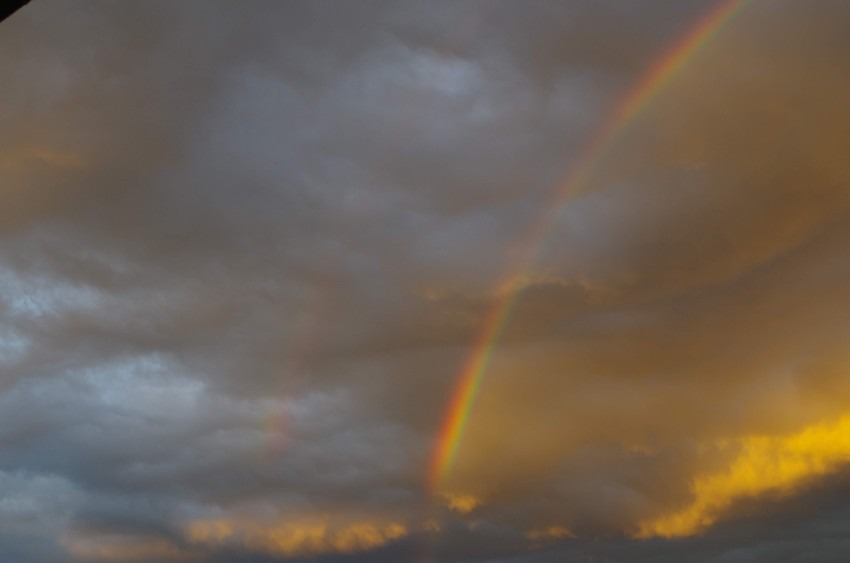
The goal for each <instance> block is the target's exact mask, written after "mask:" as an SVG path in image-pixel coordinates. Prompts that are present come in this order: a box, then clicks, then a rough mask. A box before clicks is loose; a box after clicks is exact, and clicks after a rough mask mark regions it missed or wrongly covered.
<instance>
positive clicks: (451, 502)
mask: <svg viewBox="0 0 850 563" xmlns="http://www.w3.org/2000/svg"><path fill="white" fill-rule="evenodd" d="M440 496H441V497H442V500H443V502H444V503H445V505H446V506H448V507H449V509H451V510H454V511H455V512H460V513H461V514H467V513H469V512H472V511H473V510H475V509H476V508H477V507H478V506H479V505H480V504H481V501H480V500H479V499H478V498H476V497H474V496H472V495H467V494H456V493H443V494H442V495H440Z"/></svg>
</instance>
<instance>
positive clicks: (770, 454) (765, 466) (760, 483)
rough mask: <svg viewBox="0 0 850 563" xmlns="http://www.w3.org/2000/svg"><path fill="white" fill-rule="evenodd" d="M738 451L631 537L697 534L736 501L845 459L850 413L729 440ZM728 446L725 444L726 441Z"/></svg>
mask: <svg viewBox="0 0 850 563" xmlns="http://www.w3.org/2000/svg"><path fill="white" fill-rule="evenodd" d="M731 444H732V445H734V446H736V447H737V448H738V454H737V456H736V457H735V458H734V460H733V461H732V463H731V464H730V465H729V467H728V469H726V470H725V471H722V472H717V473H711V474H703V475H698V476H697V477H696V478H695V479H694V480H693V483H692V487H691V489H692V493H693V500H692V501H691V502H690V504H689V505H687V506H686V507H684V508H682V509H680V510H677V511H674V512H672V513H668V514H665V515H663V516H661V517H659V518H654V519H649V520H646V521H643V522H641V523H639V524H638V528H637V531H636V532H635V533H634V536H635V537H637V538H649V537H664V538H673V537H683V536H690V535H694V534H697V533H700V532H702V531H704V530H706V529H707V528H708V527H710V526H711V525H713V524H714V523H716V522H717V520H718V519H720V518H722V517H723V515H724V513H725V512H726V511H728V509H729V508H730V507H731V506H732V504H733V503H734V502H736V501H738V500H743V499H746V498H755V497H759V496H762V495H764V494H769V493H773V494H777V493H778V494H791V493H793V492H795V491H797V490H798V489H799V488H800V487H802V486H804V485H805V484H806V483H808V482H810V481H811V480H812V479H814V478H816V477H820V476H824V475H827V474H829V473H833V472H835V471H836V470H837V469H838V468H839V466H840V465H841V464H843V463H846V462H848V461H850V415H845V416H843V417H842V418H840V419H839V420H838V421H836V422H832V423H821V424H815V425H812V426H808V427H806V428H804V429H803V430H802V431H799V432H796V433H793V434H788V435H784V436H746V437H743V438H740V439H739V440H735V441H734V442H732V443H731ZM726 447H729V444H726Z"/></svg>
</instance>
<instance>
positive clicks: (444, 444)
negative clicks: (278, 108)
mask: <svg viewBox="0 0 850 563" xmlns="http://www.w3.org/2000/svg"><path fill="white" fill-rule="evenodd" d="M749 2H750V0H723V1H720V2H718V3H717V4H716V5H715V6H714V7H713V8H712V9H711V10H710V11H709V12H708V13H706V14H705V15H704V16H703V17H702V18H700V20H699V21H698V22H697V23H696V24H695V25H694V26H693V27H691V28H690V29H689V30H688V31H687V33H685V34H684V35H683V36H682V37H681V38H680V39H679V40H678V41H676V43H674V44H673V45H672V46H671V47H670V48H669V49H667V51H665V52H664V54H663V56H662V57H661V58H659V59H658V60H657V61H656V62H655V63H654V64H653V65H652V67H650V68H649V70H648V71H647V72H646V73H644V75H643V76H642V77H641V78H640V80H638V82H637V83H636V84H635V85H634V86H633V87H632V88H631V90H629V92H628V93H627V94H626V96H625V97H623V99H622V100H621V101H620V103H619V104H618V105H617V106H616V107H614V109H613V111H611V113H610V114H609V117H608V118H607V119H606V120H605V121H604V122H603V124H602V126H601V127H600V128H599V129H597V131H596V133H595V134H594V135H593V137H592V138H591V139H590V142H589V143H588V144H587V146H586V147H585V149H584V150H583V151H582V152H581V153H580V156H579V158H578V160H577V161H576V165H575V167H574V168H573V171H572V172H571V173H570V175H569V176H568V177H567V178H566V179H565V180H564V182H563V183H562V184H561V185H560V187H559V188H558V189H557V190H556V192H555V194H554V197H553V200H552V202H551V203H550V204H549V205H547V206H546V209H545V210H544V212H543V216H542V217H541V218H540V220H539V221H537V222H536V223H535V225H534V227H533V228H532V229H531V230H530V232H529V233H528V235H527V236H526V237H525V239H524V244H523V245H521V247H520V248H522V249H523V252H522V253H521V254H520V256H519V257H518V259H517V260H516V261H515V263H512V264H510V267H509V268H507V272H506V275H505V277H504V280H503V281H502V283H501V284H500V286H499V287H500V291H498V292H497V297H496V299H495V303H494V304H493V306H492V308H491V309H490V312H489V314H488V315H487V318H486V319H485V322H484V324H483V328H482V329H481V331H480V333H479V334H478V337H477V338H476V340H475V342H474V344H473V346H472V350H471V351H470V353H469V356H468V357H467V360H466V362H465V363H464V365H463V368H462V369H461V372H460V376H459V377H458V382H457V384H456V386H455V388H454V390H453V392H452V395H451V398H450V400H449V404H448V408H447V410H446V415H445V417H444V419H443V422H442V425H441V427H440V431H439V434H438V435H437V444H436V448H435V451H434V454H433V457H432V458H431V465H430V467H429V473H428V479H429V486H430V490H431V492H432V493H435V492H437V490H438V489H439V487H440V485H441V483H442V482H443V481H444V479H445V478H446V476H447V475H448V474H449V472H450V471H451V469H452V467H453V465H454V462H455V458H456V457H457V453H458V449H459V447H460V445H461V441H462V439H463V435H464V431H465V429H466V425H467V422H468V421H469V417H470V413H471V412H472V408H473V406H474V404H475V399H476V397H477V396H478V392H479V390H480V387H481V382H482V380H483V377H484V373H485V372H486V370H487V366H488V365H489V363H490V358H491V356H492V353H493V350H494V348H495V345H496V343H497V342H498V340H499V337H500V335H501V333H502V330H503V329H504V327H505V325H506V324H507V322H508V320H509V319H510V316H511V312H512V311H513V309H514V306H515V305H516V302H517V297H518V295H519V284H517V283H515V281H514V280H517V279H521V277H522V275H523V274H525V273H526V272H528V271H529V269H530V268H531V267H532V266H533V263H534V261H535V259H536V258H537V253H538V251H539V249H540V246H541V244H542V242H543V241H544V239H545V237H546V235H547V234H548V232H549V231H550V230H551V228H552V225H553V223H554V222H555V219H556V217H557V214H558V212H559V210H560V208H561V206H562V205H563V203H564V202H565V201H566V199H567V198H568V197H569V196H570V195H572V194H574V193H575V192H576V190H577V189H578V188H580V187H581V186H582V185H583V184H584V183H585V181H586V180H587V179H588V177H589V176H590V175H591V174H592V173H593V172H594V171H595V170H596V167H597V166H598V164H599V163H600V162H601V161H602V159H603V158H604V156H605V155H606V153H607V150H608V149H609V148H610V147H611V146H612V145H613V144H614V142H615V141H616V140H617V138H618V137H619V136H620V135H621V134H622V133H623V131H625V130H626V129H627V128H628V126H629V125H630V124H631V123H632V122H633V121H634V120H635V118H636V117H637V116H638V115H640V114H641V112H642V111H643V110H644V109H646V108H647V107H648V106H649V104H650V103H651V102H652V100H653V99H654V98H655V97H656V96H657V94H658V93H659V92H660V91H661V90H663V88H664V86H665V85H667V83H668V82H669V81H670V79H671V78H672V77H673V76H675V75H676V73H677V72H678V71H679V70H681V69H682V67H684V66H685V65H686V64H687V63H688V62H689V61H690V60H691V59H692V58H693V56H694V55H695V54H696V53H697V52H699V50H700V48H701V47H702V46H704V45H705V44H706V43H708V42H709V41H710V40H711V38H712V37H713V36H714V35H715V34H716V33H717V31H718V30H720V29H721V28H722V27H723V26H724V24H726V23H727V22H729V21H730V20H731V19H732V18H733V17H734V16H735V15H736V14H737V13H738V12H740V10H741V9H742V8H744V6H745V5H746V4H748V3H749Z"/></svg>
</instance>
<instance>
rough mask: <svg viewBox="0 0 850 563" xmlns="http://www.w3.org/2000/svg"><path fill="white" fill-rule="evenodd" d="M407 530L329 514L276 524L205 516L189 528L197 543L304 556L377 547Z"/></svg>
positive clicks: (393, 523)
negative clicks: (329, 516)
mask: <svg viewBox="0 0 850 563" xmlns="http://www.w3.org/2000/svg"><path fill="white" fill-rule="evenodd" d="M407 533H408V531H407V528H406V527H405V526H404V525H402V524H400V523H397V522H374V521H364V522H336V521H333V520H332V519H329V518H320V519H316V520H310V521H302V522H280V523H277V524H273V525H263V524H259V523H255V522H243V521H239V522H237V521H235V520H226V519H218V520H202V521H199V522H194V523H192V524H191V525H190V526H189V527H188V529H187V531H186V535H187V537H188V539H189V541H190V542H191V543H193V544H196V545H203V546H210V547H218V546H223V545H231V544H238V545H244V546H247V547H248V548H249V549H252V550H256V551H261V552H265V553H269V554H273V555H285V556H305V557H306V556H315V555H322V554H326V553H353V552H357V551H365V550H369V549H374V548H376V547H380V546H382V545H385V544H387V543H389V542H391V541H393V540H396V539H399V538H401V537H403V536H405V535H407Z"/></svg>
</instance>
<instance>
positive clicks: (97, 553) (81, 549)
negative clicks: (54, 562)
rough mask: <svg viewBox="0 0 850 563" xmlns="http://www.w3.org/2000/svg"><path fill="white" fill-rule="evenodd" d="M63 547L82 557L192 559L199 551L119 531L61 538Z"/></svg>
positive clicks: (140, 559)
mask: <svg viewBox="0 0 850 563" xmlns="http://www.w3.org/2000/svg"><path fill="white" fill-rule="evenodd" d="M63 543H64V545H65V547H66V549H67V550H68V551H69V552H70V553H71V554H73V555H74V556H75V557H78V558H80V559H82V560H85V561H104V562H113V561H114V562H116V563H117V562H122V561H127V562H133V561H195V560H197V559H198V558H199V556H200V554H198V553H193V552H190V551H186V550H184V549H181V548H179V547H177V546H175V545H174V544H172V543H171V542H168V541H166V540H163V539H158V538H146V537H139V536H127V535H121V534H93V535H89V534H84V535H79V536H69V537H66V538H65V539H64V542H63Z"/></svg>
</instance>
